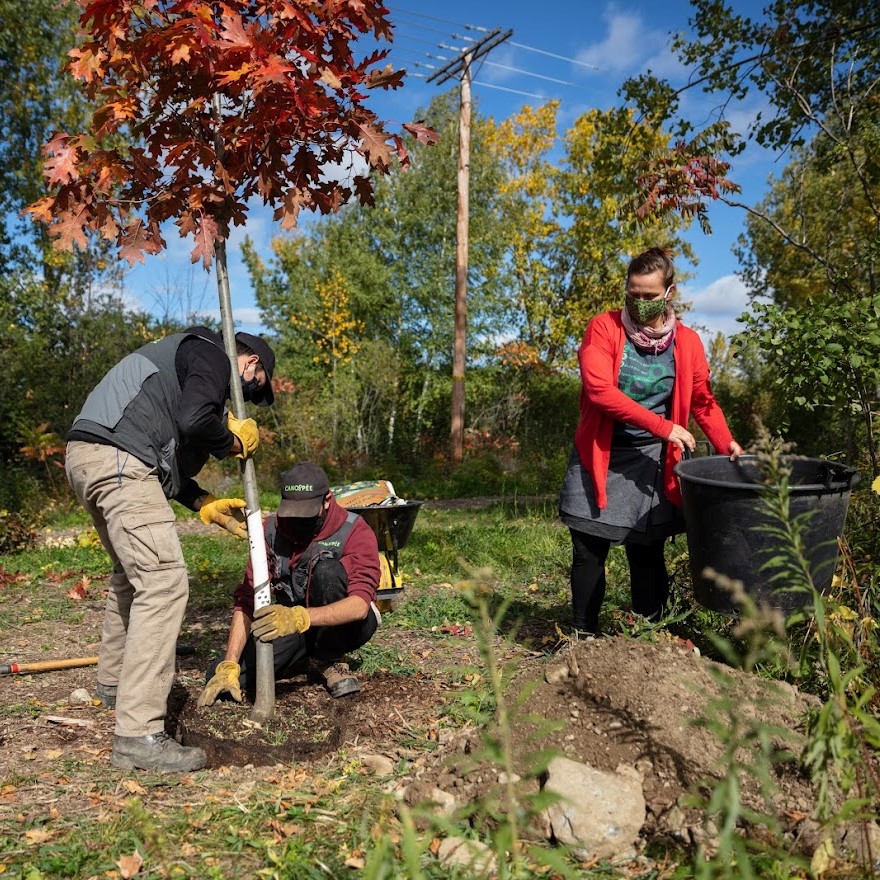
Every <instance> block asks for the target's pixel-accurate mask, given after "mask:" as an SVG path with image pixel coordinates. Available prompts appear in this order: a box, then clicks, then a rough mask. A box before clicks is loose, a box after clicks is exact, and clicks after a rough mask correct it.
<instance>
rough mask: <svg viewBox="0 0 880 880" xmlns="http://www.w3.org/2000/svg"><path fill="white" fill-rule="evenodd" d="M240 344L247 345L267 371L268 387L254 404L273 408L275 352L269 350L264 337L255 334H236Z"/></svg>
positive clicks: (255, 399)
mask: <svg viewBox="0 0 880 880" xmlns="http://www.w3.org/2000/svg"><path fill="white" fill-rule="evenodd" d="M235 338H236V340H237V341H238V342H241V343H242V344H243V345H246V346H247V347H248V348H249V349H250V350H251V351H252V352H253V353H254V354H255V355H256V356H257V357H258V358H259V359H260V363H261V364H262V365H263V369H264V370H265V371H266V387H265V388H263V389H262V390H261V392H260V394H259V396H255V397H254V398H253V402H254V403H256V404H257V405H259V406H271V405H272V404H273V403H274V402H275V392H274V391H273V390H272V373H274V372H275V352H274V351H272V349H271V348H269V344H268V343H267V342H266V340H265V339H263V337H262V336H254V334H253V333H243V332H242V333H236V334H235Z"/></svg>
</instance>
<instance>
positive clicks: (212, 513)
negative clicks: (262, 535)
mask: <svg viewBox="0 0 880 880" xmlns="http://www.w3.org/2000/svg"><path fill="white" fill-rule="evenodd" d="M246 507H247V502H246V501H245V500H244V499H243V498H215V497H214V496H213V495H208V497H207V498H205V500H204V501H203V502H202V506H201V507H200V508H199V516H200V517H201V518H202V522H203V523H204V524H205V525H206V526H211V525H215V526H220V528H221V529H226V531H227V532H229V533H230V534H233V535H235V537H236V538H247V536H248V532H247V524H246V521H245V512H244V509H245V508H246Z"/></svg>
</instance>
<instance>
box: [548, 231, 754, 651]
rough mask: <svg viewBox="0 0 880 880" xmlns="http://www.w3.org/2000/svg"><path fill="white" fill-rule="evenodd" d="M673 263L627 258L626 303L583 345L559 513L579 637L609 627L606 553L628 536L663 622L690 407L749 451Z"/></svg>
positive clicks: (663, 255)
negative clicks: (720, 394) (690, 318)
mask: <svg viewBox="0 0 880 880" xmlns="http://www.w3.org/2000/svg"><path fill="white" fill-rule="evenodd" d="M674 279H675V267H674V266H673V264H672V260H671V259H670V254H669V252H668V251H665V250H663V249H661V248H649V249H648V250H646V251H645V252H644V253H641V254H639V255H638V256H637V257H635V258H634V259H633V260H632V261H631V262H630V264H629V268H628V269H627V276H626V301H625V307H624V308H623V309H621V310H620V311H617V310H615V311H610V312H605V313H604V314H601V315H598V316H597V317H595V318H593V319H592V320H591V321H590V323H589V324H588V325H587V330H586V333H585V334H584V341H583V343H582V344H581V347H580V350H579V352H578V358H579V361H580V370H581V382H582V389H581V397H580V420H579V422H578V426H577V430H576V432H575V436H574V449H573V450H572V454H571V458H570V459H569V463H568V469H567V471H566V475H565V481H564V483H563V487H562V494H561V497H560V502H559V514H560V518H561V519H562V521H563V522H564V523H565V525H567V526H568V528H569V530H570V532H571V541H572V551H573V552H572V565H571V597H572V606H573V609H574V629H575V633H576V635H579V636H580V637H588V636H590V635H594V634H596V633H598V631H599V611H600V609H601V606H602V600H603V598H604V596H605V559H606V557H607V556H608V550H609V548H610V546H611V545H612V544H623V545H624V548H625V549H626V556H627V560H628V562H629V569H630V581H631V585H632V607H633V611H634V612H636V613H637V614H642V615H644V616H645V617H648V618H650V619H653V620H656V619H658V618H659V617H660V616H661V615H662V613H663V609H664V606H665V605H666V601H667V599H668V598H669V577H668V574H667V571H666V563H665V561H664V558H663V545H664V543H665V540H666V538H667V537H669V536H670V535H674V534H677V533H679V532H681V531H683V530H684V520H683V518H682V513H681V494H680V492H679V488H678V483H677V481H676V479H675V475H674V474H673V470H672V469H673V467H674V465H675V463H676V462H677V461H678V460H679V459H680V458H681V455H682V453H683V452H684V450H685V449H689V450H691V451H693V449H694V446H695V441H694V437H693V435H692V434H691V432H690V431H689V430H688V428H687V425H688V421H689V419H690V417H691V416H693V417H694V419H695V420H696V422H697V424H698V425H699V426H700V427H701V428H702V429H703V431H705V433H706V436H707V437H708V438H709V442H710V443H711V444H712V445H713V446H714V447H715V448H716V449H717V450H723V451H724V452H725V453H727V454H729V455H730V457H731V459H735V458H736V457H737V456H739V455H741V454H742V448H741V447H740V445H739V443H737V442H736V440H734V439H733V437H732V436H731V433H730V429H729V428H728V427H727V421H726V419H725V418H724V413H723V412H722V411H721V407H720V406H719V405H718V401H716V400H715V397H714V396H713V394H712V389H711V387H710V385H709V366H708V364H707V362H706V353H705V351H704V349H703V343H702V342H701V340H700V337H699V336H698V335H697V334H696V333H695V332H694V331H693V330H691V329H689V328H688V327H685V326H684V324H682V323H681V322H680V321H679V320H678V318H676V316H675V311H674V309H673V305H672V296H673V294H674V292H675V281H674Z"/></svg>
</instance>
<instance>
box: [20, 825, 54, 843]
mask: <svg viewBox="0 0 880 880" xmlns="http://www.w3.org/2000/svg"><path fill="white" fill-rule="evenodd" d="M51 837H52V832H51V831H47V830H46V829H45V828H29V829H28V830H27V831H25V833H24V839H25V840H26V841H27V842H28V844H29V845H31V846H36V845H37V844H38V843H45V842H46V841H47V840H49V839H50V838H51Z"/></svg>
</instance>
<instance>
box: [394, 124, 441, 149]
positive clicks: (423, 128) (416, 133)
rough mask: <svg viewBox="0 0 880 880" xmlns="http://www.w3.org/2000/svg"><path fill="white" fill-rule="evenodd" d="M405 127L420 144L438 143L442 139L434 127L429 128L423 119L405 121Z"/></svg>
mask: <svg viewBox="0 0 880 880" xmlns="http://www.w3.org/2000/svg"><path fill="white" fill-rule="evenodd" d="M402 127H403V128H405V129H406V130H407V131H408V132H409V133H410V134H411V135H412V136H413V137H414V138H415V139H416V140H417V141H418V142H419V143H420V144H436V143H437V141H438V140H440V138H439V136H438V134H437V132H436V131H434V129H433V128H428V126H427V125H425V124H424V122H422V121H421V120H419V121H418V122H404V123H403V126H402Z"/></svg>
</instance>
